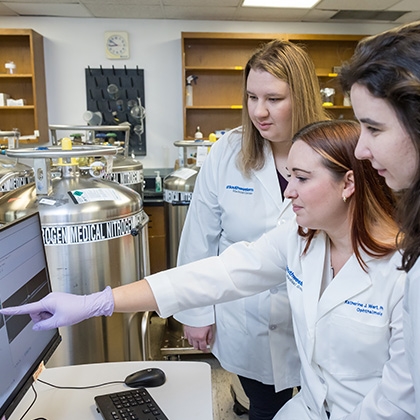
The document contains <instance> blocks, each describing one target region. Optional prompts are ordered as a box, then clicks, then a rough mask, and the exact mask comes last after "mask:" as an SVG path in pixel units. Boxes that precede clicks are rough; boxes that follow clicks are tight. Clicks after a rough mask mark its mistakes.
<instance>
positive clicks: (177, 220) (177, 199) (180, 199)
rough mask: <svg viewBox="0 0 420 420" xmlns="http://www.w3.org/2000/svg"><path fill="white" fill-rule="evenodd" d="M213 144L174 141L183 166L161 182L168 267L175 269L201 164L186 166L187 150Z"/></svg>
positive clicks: (207, 146)
mask: <svg viewBox="0 0 420 420" xmlns="http://www.w3.org/2000/svg"><path fill="white" fill-rule="evenodd" d="M212 145H213V142H209V141H200V142H191V141H176V142H174V146H176V147H180V148H182V151H183V158H182V161H183V166H182V167H181V168H179V169H177V170H175V171H174V172H172V173H170V174H169V175H167V176H166V177H165V178H164V180H163V205H164V212H165V221H166V227H167V232H166V238H167V249H168V267H176V261H177V256H178V246H179V241H180V239H181V233H182V228H183V226H184V222H185V218H186V217H187V211H188V207H189V205H190V202H191V199H192V195H193V191H194V185H195V181H196V178H197V175H198V172H199V170H200V167H201V163H200V162H199V161H198V160H197V163H196V164H194V165H191V166H187V149H188V148H191V147H194V148H196V147H197V148H198V147H200V148H201V147H205V148H206V149H207V148H209V147H211V146H212Z"/></svg>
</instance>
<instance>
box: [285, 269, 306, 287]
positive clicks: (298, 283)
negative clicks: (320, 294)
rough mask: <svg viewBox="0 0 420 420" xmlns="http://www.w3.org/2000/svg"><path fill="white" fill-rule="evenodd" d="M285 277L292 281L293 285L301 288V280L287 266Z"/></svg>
mask: <svg viewBox="0 0 420 420" xmlns="http://www.w3.org/2000/svg"><path fill="white" fill-rule="evenodd" d="M286 278H287V280H288V281H289V282H290V283H292V285H293V286H295V287H296V288H298V289H299V290H302V287H303V281H302V280H299V279H298V278H297V277H296V275H295V273H294V272H293V271H292V270H291V269H290V268H289V266H287V268H286Z"/></svg>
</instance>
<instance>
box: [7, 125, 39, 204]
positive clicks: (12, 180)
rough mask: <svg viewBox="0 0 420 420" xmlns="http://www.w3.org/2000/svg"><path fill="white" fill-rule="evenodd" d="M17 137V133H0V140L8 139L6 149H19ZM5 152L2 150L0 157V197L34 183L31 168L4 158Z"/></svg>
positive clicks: (15, 160)
mask: <svg viewBox="0 0 420 420" xmlns="http://www.w3.org/2000/svg"><path fill="white" fill-rule="evenodd" d="M19 136H20V134H19V132H18V131H0V138H7V139H8V146H7V147H8V148H15V147H19ZM5 151H6V150H2V154H1V155H0V197H1V196H2V195H4V194H5V193H6V192H8V191H12V190H15V189H16V188H19V187H21V186H23V185H27V184H29V183H31V182H34V176H33V171H32V168H31V167H30V166H28V165H25V164H23V163H19V162H18V160H17V159H12V158H10V157H8V156H6V155H5Z"/></svg>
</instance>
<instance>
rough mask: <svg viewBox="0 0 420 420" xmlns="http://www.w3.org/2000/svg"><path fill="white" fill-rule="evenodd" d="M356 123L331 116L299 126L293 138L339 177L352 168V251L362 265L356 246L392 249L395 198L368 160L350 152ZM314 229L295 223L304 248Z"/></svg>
mask: <svg viewBox="0 0 420 420" xmlns="http://www.w3.org/2000/svg"><path fill="white" fill-rule="evenodd" d="M359 135H360V126H359V124H358V123H357V122H355V121H346V120H332V121H321V122H317V123H313V124H310V125H308V126H306V127H304V128H303V129H302V130H300V131H299V132H298V133H296V135H295V136H294V138H293V141H297V140H300V141H303V142H305V143H306V144H307V145H308V146H309V147H311V148H312V149H313V150H314V151H315V152H316V153H318V154H319V155H320V156H321V158H322V163H323V165H324V166H325V167H326V168H327V169H328V170H329V171H330V172H331V174H332V175H333V177H334V178H335V179H336V180H337V181H339V180H341V179H343V177H344V175H345V174H346V173H347V172H348V171H353V175H354V183H355V191H354V194H353V195H352V196H351V197H349V198H348V200H347V204H348V205H349V206H350V217H351V241H352V246H353V251H354V253H355V255H356V258H357V260H358V261H359V263H360V265H361V266H362V268H364V267H365V266H366V265H365V263H364V262H363V259H362V257H361V253H360V250H363V251H364V252H366V254H368V255H370V256H373V257H381V256H385V255H387V254H389V253H390V252H392V251H394V250H395V249H396V236H397V233H398V226H397V223H396V221H395V220H394V208H395V199H394V195H393V193H392V191H391V190H390V189H389V187H388V186H387V185H386V184H385V182H384V179H383V178H382V177H380V176H379V175H378V173H377V172H376V170H375V169H373V168H372V165H371V164H370V162H368V161H365V160H358V159H356V157H355V156H354V149H355V148H356V144H357V140H358V139H359ZM316 233H317V231H316V230H313V229H304V228H301V227H299V234H300V235H301V236H303V237H306V238H307V240H308V242H307V244H306V248H305V252H306V250H307V249H308V248H309V245H310V243H311V241H312V239H313V237H314V236H315V234H316Z"/></svg>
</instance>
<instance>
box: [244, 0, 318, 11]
mask: <svg viewBox="0 0 420 420" xmlns="http://www.w3.org/2000/svg"><path fill="white" fill-rule="evenodd" d="M318 1H319V0H244V2H243V3H242V6H244V7H283V8H289V9H295V8H304V9H310V8H311V7H312V6H314V5H315V4H317V3H318Z"/></svg>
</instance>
